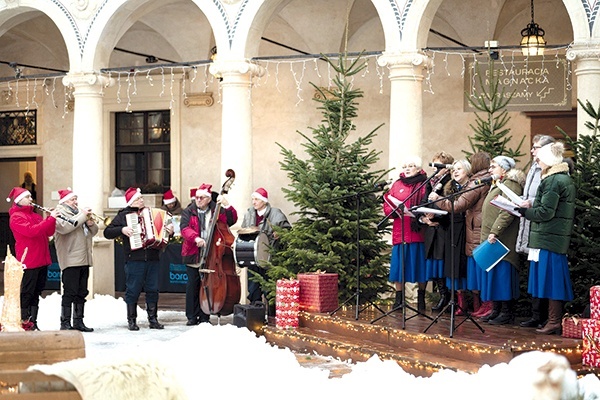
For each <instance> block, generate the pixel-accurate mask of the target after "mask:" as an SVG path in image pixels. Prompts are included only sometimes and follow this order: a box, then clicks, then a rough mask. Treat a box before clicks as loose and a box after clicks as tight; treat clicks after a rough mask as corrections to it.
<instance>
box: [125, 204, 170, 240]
mask: <svg viewBox="0 0 600 400" xmlns="http://www.w3.org/2000/svg"><path fill="white" fill-rule="evenodd" d="M171 218H172V215H171V214H170V213H169V212H167V211H165V210H161V209H159V208H152V207H144V208H142V209H140V210H139V211H138V212H133V213H129V214H127V215H125V219H126V221H127V226H128V227H130V228H131V229H132V230H133V234H132V235H131V236H130V237H129V245H130V246H131V250H138V249H142V248H146V249H159V250H161V249H164V248H165V247H166V245H167V243H168V242H169V232H168V231H167V226H168V225H169V224H170V223H171Z"/></svg>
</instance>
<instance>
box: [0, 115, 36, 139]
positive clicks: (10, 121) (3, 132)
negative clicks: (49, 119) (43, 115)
mask: <svg viewBox="0 0 600 400" xmlns="http://www.w3.org/2000/svg"><path fill="white" fill-rule="evenodd" d="M27 144H37V123H36V110H29V111H4V112H0V146H18V145H27Z"/></svg>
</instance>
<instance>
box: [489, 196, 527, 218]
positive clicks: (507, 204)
mask: <svg viewBox="0 0 600 400" xmlns="http://www.w3.org/2000/svg"><path fill="white" fill-rule="evenodd" d="M490 204H492V205H494V206H496V207H498V208H500V209H501V210H504V211H507V212H509V213H510V214H512V215H514V216H515V217H521V214H519V212H518V211H517V210H515V208H518V207H519V206H518V205H516V204H515V203H513V202H512V201H510V200H508V199H506V198H504V197H502V196H500V195H497V196H496V197H494V198H493V199H492V200H491V201H490Z"/></svg>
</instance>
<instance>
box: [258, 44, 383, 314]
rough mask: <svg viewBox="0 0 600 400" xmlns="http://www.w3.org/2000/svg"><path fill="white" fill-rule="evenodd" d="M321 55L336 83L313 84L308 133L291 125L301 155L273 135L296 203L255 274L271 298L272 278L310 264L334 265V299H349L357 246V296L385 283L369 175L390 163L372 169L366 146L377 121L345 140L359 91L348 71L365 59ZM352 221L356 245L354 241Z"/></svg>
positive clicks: (329, 268)
mask: <svg viewBox="0 0 600 400" xmlns="http://www.w3.org/2000/svg"><path fill="white" fill-rule="evenodd" d="M324 58H325V59H326V61H327V62H328V63H329V64H330V65H331V68H332V69H334V70H335V72H336V76H335V77H334V79H333V83H334V85H335V86H334V87H333V88H332V89H322V88H319V87H317V86H316V85H314V84H312V85H313V87H315V89H316V90H317V91H318V92H320V94H321V98H320V99H314V100H315V101H317V102H318V103H319V106H318V110H320V111H321V113H322V115H323V119H322V120H321V124H320V125H319V126H317V127H316V128H311V129H312V135H306V134H304V133H301V132H297V133H298V134H299V135H300V138H301V140H302V146H303V148H304V153H303V154H306V156H307V158H306V159H302V158H300V157H299V156H298V155H296V154H295V153H294V152H293V151H292V150H289V149H287V148H285V147H284V146H282V145H281V144H279V143H278V145H279V147H280V148H281V154H282V155H283V161H282V162H281V163H280V165H281V168H282V170H284V171H286V172H287V176H288V178H289V181H290V183H289V186H288V187H287V188H283V192H284V193H285V197H286V198H287V199H288V200H289V201H291V202H292V203H293V204H294V205H295V208H296V210H297V211H296V212H295V213H294V214H296V215H297V216H298V220H297V221H296V222H295V223H294V224H293V228H292V229H291V230H287V231H282V230H278V233H279V235H280V248H279V249H278V250H273V251H272V252H271V253H272V254H271V260H270V261H271V262H270V264H271V266H270V268H269V269H268V270H267V276H268V279H267V280H264V279H262V278H260V277H255V278H254V279H257V280H258V281H259V282H260V283H261V285H262V286H263V288H266V290H268V293H269V296H268V297H269V302H270V303H271V304H272V303H273V302H274V298H275V285H276V281H277V280H278V279H282V278H292V277H295V276H296V274H298V273H301V272H312V271H317V270H320V271H323V272H329V273H337V274H338V275H339V281H338V282H339V285H338V286H339V291H338V294H339V299H340V301H345V300H346V299H349V298H350V297H352V295H353V294H355V293H356V286H357V285H356V283H357V254H358V257H359V258H358V262H359V267H360V296H359V299H360V302H361V303H364V302H366V301H367V300H368V301H374V300H376V299H377V297H378V296H379V295H380V294H381V293H383V292H386V291H388V290H389V285H388V284H387V276H388V267H387V263H388V262H389V257H390V255H389V246H388V244H387V243H386V241H385V240H384V236H385V234H386V233H389V224H388V223H387V221H385V222H384V223H383V224H381V225H382V226H380V227H378V224H379V222H381V220H382V218H383V215H382V213H381V207H382V206H381V204H382V200H381V190H377V189H375V187H376V185H375V184H376V182H380V181H381V180H382V179H384V178H385V177H386V175H387V173H388V172H389V171H388V170H374V169H372V167H373V164H374V163H376V162H377V161H378V160H379V156H380V154H381V152H380V151H375V150H373V149H370V148H369V146H371V144H372V142H373V138H374V137H375V132H376V131H377V130H378V129H379V128H380V127H381V125H380V126H378V127H376V128H375V129H374V130H372V131H371V132H369V133H368V134H366V135H365V136H362V137H359V138H358V139H357V140H355V141H354V142H351V143H349V140H348V138H349V135H350V133H351V132H353V131H355V130H356V126H355V125H354V123H353V122H352V121H353V119H354V118H356V116H357V112H358V99H359V98H361V97H362V96H363V92H362V91H361V90H359V89H356V88H353V87H352V83H351V78H352V76H354V75H355V74H357V73H359V72H360V71H362V70H363V69H364V68H365V63H364V62H363V61H362V59H361V58H360V57H358V58H357V59H355V60H353V61H352V60H348V59H347V57H346V55H343V56H340V58H339V61H338V62H337V63H335V62H334V61H332V60H331V59H329V58H327V57H324ZM357 205H359V206H360V207H359V208H360V215H359V213H358V212H357V209H358V207H357ZM358 227H360V231H359V236H360V246H359V247H360V252H359V251H358V249H357V243H356V242H357V240H356V239H357V228H358ZM251 279H253V278H251ZM355 297H356V296H355Z"/></svg>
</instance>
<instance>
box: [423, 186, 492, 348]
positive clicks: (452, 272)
mask: <svg viewBox="0 0 600 400" xmlns="http://www.w3.org/2000/svg"><path fill="white" fill-rule="evenodd" d="M490 183H491V182H490ZM486 185H487V182H485V183H481V184H479V185H475V186H473V187H472V188H469V189H466V190H461V191H458V192H456V193H450V194H449V195H448V196H445V197H440V198H439V199H437V200H434V201H430V202H428V203H424V204H422V205H421V207H426V206H428V205H433V204H435V203H438V202H440V201H442V200H449V201H450V246H451V247H450V275H451V277H450V301H449V302H448V304H446V305H445V306H444V308H442V309H441V310H440V312H439V314H438V315H436V316H435V318H433V320H432V321H431V323H430V324H429V325H428V326H427V328H425V330H424V331H423V333H427V331H428V330H429V328H431V326H432V325H433V324H435V323H436V322H437V321H438V320H439V319H440V318H441V316H442V315H444V313H445V312H446V310H447V309H448V308H450V337H452V336H454V330H455V329H456V328H458V327H459V326H461V325H462V324H463V323H464V322H465V321H467V320H470V321H471V322H472V323H473V324H474V325H475V326H476V327H477V328H479V330H480V331H481V333H485V330H484V329H483V328H482V327H481V325H479V324H478V323H477V321H475V320H474V319H473V317H472V316H471V313H470V312H469V311H468V310H465V309H463V308H462V307H460V306H459V305H458V304H456V301H455V298H454V293H455V291H456V290H455V285H456V280H457V279H458V274H457V273H456V265H455V260H454V251H455V248H456V243H455V242H454V199H455V198H456V197H458V196H460V195H462V194H464V193H467V192H470V191H472V190H475V189H479V188H480V187H482V186H486ZM455 307H458V308H459V309H460V310H461V311H462V312H463V313H464V314H465V315H466V317H465V319H464V320H462V322H461V323H459V324H458V325H457V326H454V319H455V316H454V312H455Z"/></svg>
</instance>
